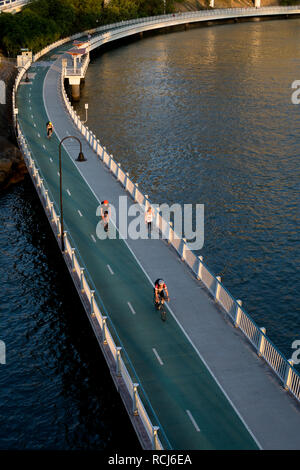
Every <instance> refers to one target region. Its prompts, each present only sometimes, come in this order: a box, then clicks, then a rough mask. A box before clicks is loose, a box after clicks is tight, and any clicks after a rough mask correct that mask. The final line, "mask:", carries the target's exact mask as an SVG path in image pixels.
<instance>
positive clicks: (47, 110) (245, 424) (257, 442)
mask: <svg viewBox="0 0 300 470" xmlns="http://www.w3.org/2000/svg"><path fill="white" fill-rule="evenodd" d="M50 69H51V68H49V70H48V72H47V74H46V77H45V79H44V84H43V102H44V106H45V109H46V113H47V115H48V117H49V109H48V107H47V105H46V100H45V88H46V81H47V75H48V74H49V72H50ZM66 114H67V113H66ZM67 116H69V114H67ZM72 126H74V127H75V124H74V123H73V122H72ZM56 134H57V135H58V134H59V133H58V132H57V131H56ZM60 137H61V138H63V134H61V135H60ZM62 145H63V147H64V148H65V151H66V153H67V155H68V157H69V158H70V161H71V162H72V163H73V165H74V167H75V168H76V169H77V171H78V173H79V174H80V175H81V177H82V179H83V181H85V183H86V184H87V186H88V187H89V188H90V191H91V193H92V194H93V195H94V196H95V199H96V200H97V201H98V202H99V204H101V199H100V198H99V196H97V195H96V193H95V191H94V190H93V188H92V187H91V185H90V184H89V182H88V181H87V179H86V177H85V176H84V175H83V173H82V171H81V170H80V169H79V168H78V166H77V165H76V163H75V161H74V160H73V158H71V156H70V155H69V153H68V151H67V149H66V147H65V144H64V143H63V144H62ZM111 221H112V223H113V225H114V226H115V227H116V229H117V230H118V231H119V233H120V237H121V238H122V240H123V241H124V243H125V245H126V246H127V248H128V249H129V251H130V252H131V254H132V256H133V258H134V259H135V261H136V262H137V264H138V265H139V266H140V268H141V270H142V271H143V273H144V274H145V276H146V278H147V279H148V281H149V282H150V284H151V286H153V281H152V279H151V277H150V276H149V274H148V273H147V272H146V270H145V268H144V267H143V266H142V265H141V262H140V261H139V260H138V258H137V256H136V255H135V253H134V251H133V250H132V248H131V247H130V246H129V245H128V242H127V241H126V239H125V237H124V236H122V233H121V231H120V230H119V229H118V227H117V225H116V223H114V221H113V220H111ZM168 310H169V311H170V313H171V315H172V317H173V319H174V320H175V322H176V323H177V325H178V327H179V328H180V329H181V331H182V332H183V334H184V335H185V337H186V338H187V340H188V341H189V343H190V344H191V345H192V347H193V349H194V351H195V352H196V354H197V355H198V357H199V358H200V359H201V361H202V362H203V364H204V365H205V367H206V368H207V370H208V371H209V373H210V375H211V376H212V377H213V379H214V381H215V382H216V384H217V385H218V387H219V388H220V389H221V390H222V392H223V394H224V395H225V397H226V398H227V400H228V402H229V403H230V405H231V406H232V408H233V409H234V411H235V412H236V414H237V415H238V416H239V418H240V419H241V421H242V423H243V424H244V426H245V428H246V429H247V430H248V432H249V434H250V435H251V436H252V438H253V439H254V441H255V442H256V444H257V446H258V447H259V448H260V449H262V445H261V444H260V442H259V441H258V439H257V438H256V436H255V435H254V433H253V432H252V431H251V429H250V427H249V426H248V425H247V423H246V421H245V419H244V418H243V416H242V415H241V413H240V412H239V410H238V409H237V407H236V406H235V404H234V403H233V401H232V400H231V399H230V398H229V396H228V394H227V392H226V391H225V390H224V388H223V387H222V385H221V384H220V382H219V380H218V379H217V377H216V376H215V374H214V373H213V371H212V370H211V368H210V367H209V366H208V364H207V362H206V361H205V360H204V358H203V356H202V354H201V353H200V352H199V351H198V349H197V347H196V346H195V344H194V342H193V341H192V339H191V338H190V336H189V335H188V333H187V332H186V331H185V330H184V328H183V326H182V325H181V324H180V322H179V321H178V319H177V318H176V316H175V314H174V312H173V310H172V309H171V307H170V306H169V305H168Z"/></svg>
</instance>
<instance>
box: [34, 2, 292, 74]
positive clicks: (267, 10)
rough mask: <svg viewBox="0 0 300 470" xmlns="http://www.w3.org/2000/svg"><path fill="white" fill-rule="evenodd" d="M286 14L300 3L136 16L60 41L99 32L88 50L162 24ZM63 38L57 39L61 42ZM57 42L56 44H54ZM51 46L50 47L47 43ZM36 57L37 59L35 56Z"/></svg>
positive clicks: (82, 69) (68, 71) (80, 70)
mask: <svg viewBox="0 0 300 470" xmlns="http://www.w3.org/2000/svg"><path fill="white" fill-rule="evenodd" d="M284 14H288V15H291V14H300V7H299V6H286V7H276V6H275V7H261V8H255V7H254V8H251V7H250V8H223V9H209V10H197V11H192V12H186V13H173V14H168V15H159V16H150V17H145V18H135V19H132V20H126V21H119V22H118V23H113V24H111V25H104V26H100V27H98V28H94V29H90V30H88V31H85V32H84V33H80V34H76V35H73V36H71V37H70V38H65V39H63V40H61V41H63V42H67V41H68V40H71V39H73V40H74V39H77V38H78V37H80V35H83V34H87V33H90V34H96V33H101V34H98V35H96V36H95V37H91V38H90V39H89V51H92V50H93V49H95V48H97V47H99V46H100V45H102V44H104V43H106V42H110V41H113V40H116V39H118V38H121V37H124V36H128V35H132V34H136V33H137V32H142V31H143V30H149V29H156V28H161V27H168V26H174V25H178V24H183V23H186V22H187V21H189V22H197V21H208V20H216V19H226V18H237V17H251V16H272V15H284ZM61 41H58V42H60V43H61V44H62V42H61ZM55 44H56V43H55ZM48 47H50V46H48ZM35 60H36V59H35ZM86 69H87V64H84V65H82V66H81V67H77V68H76V70H74V69H73V68H72V67H68V68H67V69H66V75H68V76H72V75H76V76H80V77H84V76H85V72H86Z"/></svg>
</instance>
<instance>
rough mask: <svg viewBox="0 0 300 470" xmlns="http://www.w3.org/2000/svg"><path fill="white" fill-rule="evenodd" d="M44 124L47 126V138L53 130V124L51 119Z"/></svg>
mask: <svg viewBox="0 0 300 470" xmlns="http://www.w3.org/2000/svg"><path fill="white" fill-rule="evenodd" d="M46 126H47V137H48V139H49V138H50V137H51V135H52V132H53V124H52V122H51V121H48V122H47V124H46Z"/></svg>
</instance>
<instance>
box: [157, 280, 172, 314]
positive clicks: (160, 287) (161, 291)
mask: <svg viewBox="0 0 300 470" xmlns="http://www.w3.org/2000/svg"><path fill="white" fill-rule="evenodd" d="M154 286H155V287H154V303H155V307H156V308H157V309H158V308H159V306H160V304H164V303H165V300H166V301H167V302H169V300H170V298H169V292H168V288H167V286H166V283H165V281H164V280H163V279H157V280H156V281H155V283H154Z"/></svg>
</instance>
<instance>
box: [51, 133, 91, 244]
mask: <svg viewBox="0 0 300 470" xmlns="http://www.w3.org/2000/svg"><path fill="white" fill-rule="evenodd" d="M66 139H75V140H77V141H78V142H79V145H80V152H79V154H78V157H77V158H76V161H77V162H85V161H86V158H85V156H84V155H83V153H82V144H81V141H80V140H79V139H78V137H75V136H73V135H67V136H66V137H64V138H63V139H62V140H61V141H60V142H59V147H58V150H59V199H60V238H61V251H62V252H64V251H65V242H64V216H63V203H62V165H61V145H62V143H63V141H64V140H66Z"/></svg>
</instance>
